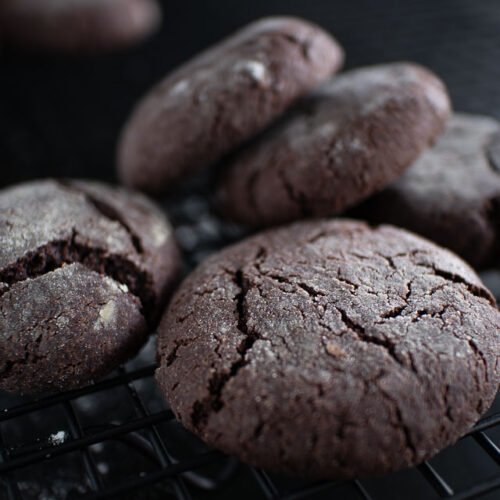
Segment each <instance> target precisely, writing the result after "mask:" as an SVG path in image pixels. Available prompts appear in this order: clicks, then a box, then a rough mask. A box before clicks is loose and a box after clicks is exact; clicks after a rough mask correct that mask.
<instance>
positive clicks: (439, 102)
mask: <svg viewBox="0 0 500 500" xmlns="http://www.w3.org/2000/svg"><path fill="white" fill-rule="evenodd" d="M425 95H426V97H427V99H428V100H429V102H430V103H431V105H432V107H433V108H435V109H436V110H437V111H438V112H447V111H448V110H449V109H450V100H449V98H448V96H447V95H446V92H444V91H443V89H441V88H438V87H437V86H436V85H429V86H428V87H427V90H426V92H425Z"/></svg>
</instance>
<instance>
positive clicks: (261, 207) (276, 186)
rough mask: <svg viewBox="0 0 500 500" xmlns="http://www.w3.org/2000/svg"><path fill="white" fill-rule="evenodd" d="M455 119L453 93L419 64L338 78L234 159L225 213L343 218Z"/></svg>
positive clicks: (225, 188) (275, 220) (259, 221)
mask: <svg viewBox="0 0 500 500" xmlns="http://www.w3.org/2000/svg"><path fill="white" fill-rule="evenodd" d="M449 112H450V101H449V98H448V94H447V91H446V88H445V86H444V84H443V83H442V82H441V81H440V80H439V78H437V77H436V76H435V75H434V74H432V73H431V72H430V71H429V70H427V69H425V68H423V67H421V66H418V65H416V64H410V63H393V64H387V65H380V66H373V67H367V68H361V69H357V70H353V71H349V72H347V73H344V74H342V75H340V76H337V77H335V78H334V79H333V80H332V81H331V82H330V83H328V84H327V85H325V86H324V87H323V88H322V89H320V90H319V91H318V92H316V93H314V94H313V95H311V96H310V97H307V98H306V99H304V100H303V101H301V102H300V103H299V105H298V106H297V107H296V108H295V109H294V110H293V111H292V112H291V113H290V115H289V116H287V117H285V118H284V119H283V120H282V121H281V123H279V124H277V125H276V126H275V127H274V128H272V129H271V130H270V131H269V132H268V133H267V134H266V135H264V137H262V138H261V139H260V140H258V141H257V142H255V143H254V144H251V145H249V146H248V147H247V148H246V149H245V150H244V151H242V152H241V153H239V154H237V155H236V156H235V157H234V158H232V159H231V161H230V162H229V165H228V166H227V169H226V171H225V173H224V174H223V175H222V179H221V184H220V189H219V202H220V205H221V208H222V211H223V212H224V213H225V214H226V215H227V216H228V217H229V218H231V219H233V220H234V221H237V222H240V223H244V224H248V225H251V226H268V225H274V224H279V223H283V222H287V221H292V220H295V219H299V218H303V217H313V216H325V215H333V214H337V213H339V212H342V211H343V210H345V209H346V208H348V207H350V206H352V205H354V204H356V203H357V202H359V201H361V200H363V199H364V198H366V197H368V196H369V195H370V194H372V193H374V192H376V191H378V190H380V189H381V188H383V187H384V186H385V185H387V184H388V183H390V182H391V181H393V180H395V179H396V178H397V177H399V176H400V175H401V174H402V172H403V171H404V170H405V169H406V168H407V167H408V166H410V164H411V163H412V162H413V161H414V160H415V159H416V158H417V157H418V155H419V154H420V153H421V152H422V151H423V150H424V149H425V148H426V147H427V146H429V145H430V144H431V143H432V142H434V140H435V139H436V138H437V137H438V135H439V134H440V133H441V131H442V129H443V127H444V124H445V122H446V119H447V118H448V115H449Z"/></svg>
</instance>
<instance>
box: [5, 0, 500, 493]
mask: <svg viewBox="0 0 500 500" xmlns="http://www.w3.org/2000/svg"><path fill="white" fill-rule="evenodd" d="M164 4H165V13H166V15H165V24H166V29H164V30H163V31H162V32H161V33H160V34H159V35H158V36H157V37H155V38H154V39H153V40H152V41H151V43H149V44H146V45H144V46H143V47H140V48H137V49H134V50H131V51H129V52H127V53H124V54H118V55H116V56H115V55H113V56H104V57H100V58H90V59H77V60H73V59H72V60H68V59H64V58H62V59H61V58H57V57H55V58H51V57H47V58H40V57H34V56H30V55H25V54H16V53H9V52H6V53H0V96H2V98H1V99H0V157H1V159H2V168H1V170H0V183H2V184H3V183H12V182H18V181H20V180H24V179H30V178H33V177H43V176H76V177H93V178H101V179H106V180H109V179H111V178H112V174H113V170H112V164H113V151H114V144H115V142H116V138H117V134H118V131H119V129H120V126H121V124H122V123H123V121H124V119H125V117H126V116H127V114H128V112H129V110H130V108H131V106H132V104H133V103H134V102H135V100H136V99H137V98H138V97H139V96H140V95H141V94H142V93H143V92H144V91H145V90H146V89H147V88H148V87H150V85H151V84H152V83H153V82H155V81H156V80H158V78H160V77H161V76H162V75H163V74H164V73H165V71H167V70H168V69H169V68H170V67H172V66H175V65H176V64H178V63H179V62H181V61H182V60H184V59H186V58H187V57H189V56H190V55H191V54H193V53H195V52H197V51H199V50H200V49H202V48H204V47H205V46H206V45H207V44H209V43H212V42H213V41H215V40H217V39H218V38H220V36H221V35H223V34H225V33H230V32H231V31H232V30H233V29H234V28H235V27H236V26H238V25H242V24H244V23H246V22H248V21H250V20H251V19H255V18H257V17H259V16H263V15H269V14H276V13H280V12H281V13H283V12H285V13H289V14H295V15H301V16H305V17H308V18H310V19H311V20H313V21H316V22H319V23H320V24H322V25H324V26H325V27H326V28H328V29H330V30H331V31H332V32H333V33H335V34H336V35H337V36H338V38H339V40H341V42H342V44H343V45H344V47H345V49H346V53H347V65H348V66H357V65H363V64H372V63H376V62H384V61H390V60H399V59H407V60H415V61H418V62H421V63H423V64H426V65H428V66H430V67H431V68H432V69H434V70H435V71H436V72H437V73H438V74H439V75H441V76H442V77H443V78H444V80H445V81H446V83H447V84H448V86H449V88H450V91H451V94H452V97H453V99H454V102H455V105H456V107H457V108H458V109H461V110H464V111H470V112H477V113H487V114H492V115H494V116H497V117H498V118H500V90H499V89H500V87H499V86H498V81H499V78H500V71H499V65H498V61H499V60H500V6H499V5H498V1H497V0H482V1H481V2H471V1H470V0H440V1H439V2H437V1H435V0H407V1H405V2H398V1H396V0H377V2H374V1H372V0H349V1H343V2H341V1H333V0H317V1H315V2H311V1H310V0H252V2H244V1H240V2H234V0H218V1H217V2H200V1H197V0H183V1H182V2H175V1H174V0H169V1H165V2H164ZM208 20H209V22H208ZM6 96H8V98H5V97H6ZM207 192H209V189H207V184H206V182H205V181H200V183H199V184H196V183H195V185H193V186H191V187H190V188H187V189H186V191H185V192H184V193H179V195H178V197H177V198H176V199H174V200H172V201H171V202H170V203H169V205H168V207H167V209H168V210H169V214H170V215H171V217H172V219H173V222H174V225H175V227H176V234H177V236H178V238H179V240H180V242H181V245H182V247H183V249H184V251H185V255H186V258H187V265H186V270H188V269H190V268H192V267H193V265H195V264H196V263H198V262H199V261H200V260H202V259H203V258H204V257H205V256H206V255H207V254H208V253H210V252H212V251H214V250H215V249H216V248H218V247H220V246H223V245H225V244H227V243H229V242H231V241H233V240H235V239H237V238H238V237H239V236H241V233H240V232H239V231H238V230H237V229H236V228H233V227H230V226H225V225H223V224H221V223H220V221H218V220H217V218H216V217H215V216H214V215H213V214H212V212H211V211H210V209H209V206H208V204H207V202H206V195H207ZM487 278H488V284H489V285H490V286H491V287H492V289H493V290H494V291H495V292H496V295H497V297H499V298H500V279H499V278H498V277H497V278H495V276H487ZM154 362H155V355H154V338H152V339H151V341H150V342H149V343H148V344H147V345H146V346H145V348H144V349H143V350H142V351H141V353H140V354H139V355H138V356H137V357H136V358H135V359H134V360H132V361H130V362H129V363H127V364H126V365H125V366H122V367H120V368H119V369H118V370H116V371H115V372H114V373H112V374H110V375H109V376H108V377H106V378H105V379H103V380H101V381H98V382H97V383H95V384H94V385H90V386H88V387H84V388H82V389H79V390H76V391H71V392H67V393H62V394H57V395H52V396H48V397H43V398H39V399H29V398H18V397H14V396H7V395H3V394H0V500H4V499H6V500H7V499H8V500H11V499H16V500H35V499H36V500H53V499H57V500H59V499H73V498H87V499H98V498H103V499H111V498H119V499H125V500H128V499H130V500H136V499H137V500H139V499H140V500H156V499H161V500H164V499H194V500H198V499H200V500H203V499H221V500H225V499H228V500H233V499H236V498H237V499H238V500H245V499H252V500H253V499H259V498H262V499H290V500H291V499H312V500H319V499H332V498H333V499H336V500H341V499H349V500H351V499H375V500H378V499H380V500H401V499H404V500H423V499H425V500H428V499H431V500H432V499H439V498H452V499H472V498H474V499H475V498H481V499H483V500H494V499H495V500H498V498H500V450H499V445H500V397H497V401H496V402H495V403H494V405H493V407H492V408H491V409H490V411H489V412H488V413H487V414H486V415H485V416H484V418H483V419H482V420H481V421H480V422H479V423H478V424H477V425H476V427H475V428H474V429H473V430H472V431H471V432H470V433H469V434H468V435H467V436H465V437H464V438H463V439H461V440H460V441H459V442H458V443H457V444H456V445H454V446H452V447H450V448H448V449H447V450H444V451H443V452H441V453H440V454H439V455H438V456H436V457H435V458H433V459H431V460H430V461H428V462H425V463H423V464H422V465H420V466H419V467H416V468H413V469H409V470H406V471H401V472H398V473H395V474H390V475H388V476H385V477H381V478H371V479H362V480H358V481H349V482H340V483H332V482H314V483H309V482H302V481H297V480H294V479H290V478H282V477H277V476H274V475H271V474H268V473H266V472H264V471H262V470H259V469H255V468H252V467H248V466H245V465H243V464H240V463H238V462H237V461H236V460H234V459H232V458H228V457H225V456H223V455H222V454H220V453H218V452H216V451H213V450H210V449H208V448H207V447H206V446H205V445H204V444H203V443H201V442H200V441H199V440H198V439H196V438H195V437H193V436H192V435H191V434H189V433H188V432H186V431H185V430H184V429H182V427H181V426H180V425H179V424H178V423H177V422H176V421H175V419H174V417H173V414H172V412H171V411H170V410H169V408H168V406H167V405H166V403H165V402H164V401H163V399H162V398H161V396H160V395H159V393H158V392H157V389H156V386H155V384H154V381H153V373H154V370H155V364H154ZM298 439H300V437H298Z"/></svg>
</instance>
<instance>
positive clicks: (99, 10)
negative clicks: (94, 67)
mask: <svg viewBox="0 0 500 500" xmlns="http://www.w3.org/2000/svg"><path fill="white" fill-rule="evenodd" d="M160 19H161V11H160V7H159V5H158V3H157V2H156V0H2V1H1V2H0V40H4V41H6V42H7V43H10V44H16V45H20V46H23V47H30V48H33V49H35V50H52V51H62V52H81V51H95V50H109V49H114V48H118V47H121V46H124V45H129V44H131V43H134V42H136V41H138V40H140V39H142V38H144V37H145V36H146V35H149V34H150V33H151V32H153V31H154V30H155V29H156V28H157V27H158V26H159V24H160Z"/></svg>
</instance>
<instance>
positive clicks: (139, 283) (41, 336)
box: [0, 180, 179, 393]
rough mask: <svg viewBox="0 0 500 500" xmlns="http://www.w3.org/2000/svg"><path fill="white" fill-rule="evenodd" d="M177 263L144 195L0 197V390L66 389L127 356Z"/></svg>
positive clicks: (81, 188) (53, 189)
mask: <svg viewBox="0 0 500 500" xmlns="http://www.w3.org/2000/svg"><path fill="white" fill-rule="evenodd" d="M178 260H179V254H178V250H177V247H176V244H175V243H174V240H173V236H172V232H171V227H170V225H169V223H168V222H167V220H166V219H165V217H164V215H163V214H162V213H161V212H160V210H159V209H157V208H156V207H155V206H154V205H153V204H152V203H150V202H149V201H148V200H146V199H145V198H144V197H143V196H142V195H138V194H134V193H132V192H129V191H126V190H124V189H120V188H113V187H110V186H106V185H103V184H97V183H92V182H81V181H67V182H66V181H65V182H61V181H52V180H48V181H35V182H31V183H27V184H22V185H19V186H15V187H12V188H10V189H5V190H3V191H0V311H1V314H0V389H3V390H7V391H12V392H20V393H36V392H43V391H52V390H65V389H70V388H74V387H77V386H80V385H82V384H84V383H86V382H88V381H90V380H93V379H95V378H96V377H99V376H101V375H104V374H105V373H106V372H109V371H111V370H112V369H113V368H115V367H116V366H117V365H118V364H119V363H121V362H123V361H125V360H126V359H127V358H128V357H130V356H131V355H133V354H135V352H136V351H137V350H138V348H139V347H140V346H141V345H142V344H143V342H144V341H145V339H146V338H147V334H148V329H149V328H150V327H152V326H154V325H155V323H156V322H157V319H158V316H159V313H160V312H161V309H162V306H163V305H164V303H165V300H166V298H167V294H168V293H169V291H170V289H171V287H172V284H173V280H174V279H175V276H176V271H177V268H178Z"/></svg>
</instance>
